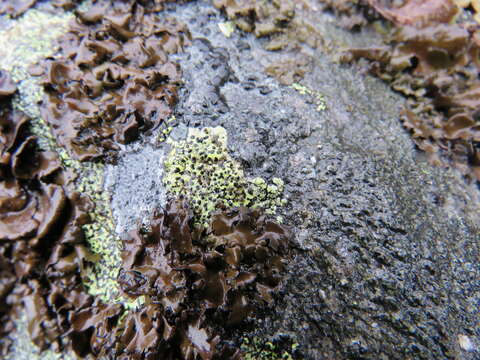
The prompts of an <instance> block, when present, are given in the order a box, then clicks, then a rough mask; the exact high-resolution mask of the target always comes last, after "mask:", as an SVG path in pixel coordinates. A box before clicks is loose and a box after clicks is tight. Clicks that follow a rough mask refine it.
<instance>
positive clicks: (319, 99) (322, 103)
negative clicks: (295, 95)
mask: <svg viewBox="0 0 480 360" xmlns="http://www.w3.org/2000/svg"><path fill="white" fill-rule="evenodd" d="M291 88H292V89H294V90H296V91H298V92H299V93H300V94H301V95H306V96H309V97H310V98H311V99H312V100H313V102H314V103H315V105H316V106H317V111H318V112H322V111H325V110H326V109H327V102H326V100H325V97H324V96H323V95H322V94H321V93H319V92H318V91H315V90H312V89H309V88H307V87H306V86H304V85H302V84H299V83H293V84H292V85H291Z"/></svg>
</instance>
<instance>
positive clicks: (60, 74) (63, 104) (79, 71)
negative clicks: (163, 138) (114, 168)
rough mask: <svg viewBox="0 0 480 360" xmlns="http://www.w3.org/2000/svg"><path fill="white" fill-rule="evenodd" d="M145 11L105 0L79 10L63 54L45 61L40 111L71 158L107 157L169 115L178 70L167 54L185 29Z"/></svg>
mask: <svg viewBox="0 0 480 360" xmlns="http://www.w3.org/2000/svg"><path fill="white" fill-rule="evenodd" d="M149 9H150V8H149V7H148V6H145V7H144V6H142V5H141V3H140V2H136V1H104V2H99V3H97V4H94V5H93V6H92V7H91V8H89V9H88V10H86V11H77V14H78V15H77V18H76V20H75V24H73V25H72V27H71V29H70V31H69V32H68V34H67V35H66V36H64V37H63V38H62V39H61V40H60V42H59V44H60V49H61V52H62V58H61V59H58V60H52V61H48V65H47V70H46V75H45V80H44V86H45V90H46V92H47V95H48V96H47V97H46V99H45V103H44V106H43V107H42V115H43V117H44V118H45V119H46V121H47V123H48V124H49V125H50V126H51V128H52V129H53V133H54V134H55V136H56V137H57V141H58V142H59V144H61V145H62V146H65V147H66V148H67V149H68V150H69V152H70V153H71V155H72V156H73V157H74V158H75V159H79V160H82V161H84V160H93V159H98V158H102V159H106V158H110V157H112V156H114V155H115V152H116V150H118V149H119V144H126V143H129V142H131V141H133V140H135V139H136V138H137V137H138V136H139V134H140V132H143V131H146V130H148V129H151V128H155V127H157V126H158V125H159V124H161V123H162V122H163V121H165V120H166V119H167V118H169V117H170V116H171V114H172V108H173V106H174V104H175V103H176V93H177V85H178V83H179V81H180V71H179V68H178V66H177V65H176V64H175V63H173V62H172V61H169V59H168V58H169V55H170V54H172V53H176V52H178V51H181V50H182V48H183V46H184V45H185V44H186V43H188V39H189V34H188V31H187V29H186V28H185V26H183V25H182V24H180V23H178V22H177V21H176V20H175V19H173V18H168V17H165V16H162V17H160V16H159V15H158V14H156V13H153V12H150V11H149Z"/></svg>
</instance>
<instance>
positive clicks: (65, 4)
mask: <svg viewBox="0 0 480 360" xmlns="http://www.w3.org/2000/svg"><path fill="white" fill-rule="evenodd" d="M37 2H38V0H0V14H7V15H10V16H11V17H13V18H16V17H18V16H20V15H22V14H24V13H25V12H26V11H27V10H28V9H30V8H31V7H34V6H35V5H36V4H37ZM51 2H52V5H53V6H56V7H60V8H63V9H65V10H72V9H73V8H74V7H75V6H77V5H78V3H80V0H52V1H51ZM93 2H95V0H94V1H93Z"/></svg>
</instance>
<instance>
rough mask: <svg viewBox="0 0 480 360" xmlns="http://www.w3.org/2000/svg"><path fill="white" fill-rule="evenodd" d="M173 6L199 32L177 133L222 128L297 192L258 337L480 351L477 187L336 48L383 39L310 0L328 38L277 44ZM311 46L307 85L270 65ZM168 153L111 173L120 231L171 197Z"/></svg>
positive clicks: (325, 355) (350, 355)
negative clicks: (425, 144) (289, 249)
mask: <svg viewBox="0 0 480 360" xmlns="http://www.w3.org/2000/svg"><path fill="white" fill-rule="evenodd" d="M305 3H309V1H308V0H307V1H305ZM170 15H174V16H176V17H177V18H179V19H180V20H182V21H184V22H186V23H187V26H188V27H189V30H190V32H191V33H192V36H193V41H192V45H191V46H190V47H188V48H186V51H185V53H184V54H180V55H178V56H177V59H178V60H179V61H180V65H181V67H182V71H183V74H184V81H185V85H184V87H183V90H182V93H181V94H180V95H179V98H180V103H179V105H178V106H177V109H176V114H175V115H176V119H177V122H178V125H177V126H176V128H175V129H174V130H173V134H175V136H177V137H179V138H181V137H182V134H183V136H184V135H185V133H186V132H185V128H186V127H206V126H212V127H213V126H222V127H224V128H225V129H226V130H227V132H228V135H229V149H230V151H231V154H232V156H233V157H234V158H236V159H237V160H239V161H241V163H242V165H243V168H244V170H245V172H246V173H247V174H248V175H249V176H261V177H263V178H266V179H268V178H273V177H279V178H281V179H283V180H284V182H285V185H286V188H285V194H284V196H285V197H286V198H287V200H288V204H287V205H286V207H285V208H283V209H282V210H281V211H280V215H282V216H283V218H284V223H285V224H286V225H288V226H290V227H291V229H292V231H293V233H294V234H295V246H296V250H295V256H294V259H293V260H292V261H291V263H290V265H289V270H288V276H287V278H286V279H285V286H284V289H283V291H282V294H281V296H278V299H277V305H276V309H275V311H272V312H269V313H267V314H265V316H264V318H263V319H262V320H261V321H259V322H258V324H257V328H256V329H255V330H252V331H251V332H250V335H259V336H262V337H266V338H268V337H271V338H285V337H289V338H291V339H292V340H293V341H295V342H298V343H299V344H300V349H301V352H302V354H303V355H304V357H305V358H306V359H465V360H470V359H471V360H474V359H478V358H479V357H480V330H479V329H480V317H479V315H478V307H479V304H480V262H479V259H480V249H479V247H480V246H479V240H480V231H479V226H478V214H479V210H480V209H479V206H478V204H479V196H478V188H477V187H476V186H475V185H468V184H466V183H465V182H464V180H463V179H462V178H461V177H460V175H459V174H458V173H456V172H454V171H452V170H446V169H441V168H433V167H431V166H430V165H428V164H427V163H426V161H424V159H422V157H421V156H419V155H418V154H417V152H416V150H415V148H414V146H413V143H412V141H411V139H410V137H409V135H408V134H407V133H406V132H405V130H404V129H403V128H402V127H401V124H400V122H399V120H398V114H399V110H400V109H401V108H402V104H403V99H402V98H401V97H399V96H397V95H395V94H393V93H392V92H391V91H390V90H389V88H388V87H387V85H385V84H382V83H381V82H379V81H377V80H375V79H373V78H371V77H368V76H365V75H363V74H361V73H360V72H359V71H358V70H356V69H352V68H351V67H347V66H340V65H337V64H336V63H335V62H334V61H333V57H334V54H332V53H331V51H327V50H330V49H332V48H336V47H338V46H342V45H345V44H351V43H355V44H357V45H359V44H361V45H365V44H368V43H369V42H370V41H372V39H374V38H375V37H374V36H373V35H372V34H369V33H361V34H357V35H355V36H353V35H352V34H349V33H346V32H343V31H340V30H338V29H336V28H335V26H334V24H335V19H334V18H331V17H329V16H328V15H325V14H322V13H320V12H319V11H318V10H316V9H315V6H314V5H312V6H311V8H310V11H309V13H308V14H302V13H301V11H299V12H298V13H297V16H305V19H306V20H311V23H312V24H314V26H315V28H316V29H317V30H318V31H319V33H321V34H322V35H323V37H324V44H325V46H324V47H322V48H319V49H316V50H312V49H309V48H307V47H301V48H297V49H296V51H291V52H288V50H285V51H283V52H268V51H265V50H264V49H263V47H262V42H263V40H262V39H260V40H259V39H256V38H255V37H254V36H253V35H251V34H244V33H241V32H240V31H239V30H235V31H234V33H233V35H232V36H231V37H230V38H227V37H225V36H224V34H223V33H222V32H221V31H220V28H219V26H218V24H219V23H223V22H224V21H225V20H226V19H225V18H224V17H223V16H222V15H221V14H220V13H219V12H218V11H217V10H215V9H214V8H213V7H212V6H211V4H209V3H208V2H206V1H197V2H192V3H189V4H184V5H175V6H173V5H172V8H171V10H170ZM299 54H300V56H303V57H305V58H307V59H309V61H311V64H310V67H309V71H308V72H307V73H306V76H305V79H304V80H302V81H301V83H302V85H303V86H305V88H308V89H309V93H305V92H304V93H303V94H302V91H297V90H295V89H294V88H292V87H289V86H284V85H279V83H278V81H277V80H275V79H273V78H271V77H268V76H267V75H266V74H265V72H264V69H265V67H268V66H270V65H272V64H277V63H279V62H281V61H288V60H292V61H293V60H294V59H295V58H296V57H297V56H299ZM297 89H298V88H297ZM312 94H316V95H318V96H316V95H312ZM320 98H321V99H324V101H325V103H326V109H325V110H322V109H323V107H320V106H319V104H318V99H320ZM164 147H166V145H163V143H162V144H160V145H158V144H157V143H156V141H154V140H152V138H150V139H144V142H143V143H137V144H134V145H133V146H128V147H126V148H125V149H124V150H122V153H121V154H120V156H119V161H118V164H117V165H116V167H115V168H114V167H113V166H111V167H108V168H107V172H108V174H107V178H108V179H109V180H108V189H109V191H111V193H112V209H113V214H114V216H115V217H116V221H117V224H118V225H119V227H118V228H117V230H118V231H119V232H121V231H126V230H129V229H131V227H132V226H134V224H135V222H136V221H138V220H142V218H144V217H148V216H149V214H148V212H149V210H150V209H151V208H153V207H156V206H161V205H162V204H164V201H165V200H164V199H165V196H164V194H165V192H164V189H163V188H162V187H163V184H162V180H161V174H162V170H161V169H159V166H160V163H161V161H162V160H161V158H162V157H163V156H164V154H165V149H164ZM135 164H137V165H138V166H135ZM128 201H130V202H128ZM132 208H133V210H132ZM137 209H140V210H141V211H137Z"/></svg>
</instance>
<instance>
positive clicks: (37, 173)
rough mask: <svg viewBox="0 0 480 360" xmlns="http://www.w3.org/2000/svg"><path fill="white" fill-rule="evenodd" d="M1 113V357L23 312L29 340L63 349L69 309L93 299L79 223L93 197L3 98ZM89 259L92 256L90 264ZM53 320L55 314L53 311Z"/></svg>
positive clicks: (80, 223)
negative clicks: (75, 185)
mask: <svg viewBox="0 0 480 360" xmlns="http://www.w3.org/2000/svg"><path fill="white" fill-rule="evenodd" d="M2 100H3V101H2V104H1V106H2V109H1V114H0V317H1V321H2V322H1V325H0V338H1V340H0V353H1V354H2V355H4V354H5V353H6V352H7V350H8V347H9V344H10V340H11V339H9V337H8V335H10V333H11V332H12V331H13V329H14V326H13V322H12V319H13V317H14V315H15V314H16V313H17V312H18V311H20V308H21V307H24V308H25V309H26V313H27V320H28V327H29V331H30V333H31V336H32V341H33V342H34V343H35V344H36V345H37V346H39V347H40V348H41V349H45V348H46V347H48V346H51V345H52V344H54V346H56V347H57V348H58V347H60V348H61V347H62V346H63V343H64V341H63V339H62V337H63V335H64V334H65V332H66V319H67V317H68V316H69V315H70V312H71V311H73V310H74V309H76V308H79V307H81V306H83V305H84V303H87V302H91V299H90V300H88V298H89V296H88V295H86V294H85V293H84V291H83V287H82V282H81V272H82V270H83V266H84V261H87V260H89V259H90V255H89V252H88V250H87V249H86V247H85V244H84V242H83V240H84V239H83V233H82V231H81V226H82V225H83V224H85V223H86V222H87V221H88V216H87V215H86V213H87V211H88V210H89V209H90V206H91V203H90V202H89V200H88V199H86V198H84V197H82V196H81V195H80V194H78V193H76V192H74V191H72V190H71V186H70V185H71V181H72V179H71V176H70V175H69V174H68V173H66V172H64V171H62V169H61V165H60V161H59V160H58V158H57V156H56V154H55V153H53V152H49V151H39V150H38V149H37V147H36V138H35V137H33V136H31V135H30V133H29V131H28V118H27V117H26V116H25V115H23V114H21V113H20V112H18V111H14V110H12V108H11V104H10V99H8V98H5V97H3V99H2ZM90 260H91V259H90ZM52 313H53V314H54V315H51V314H52Z"/></svg>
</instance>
